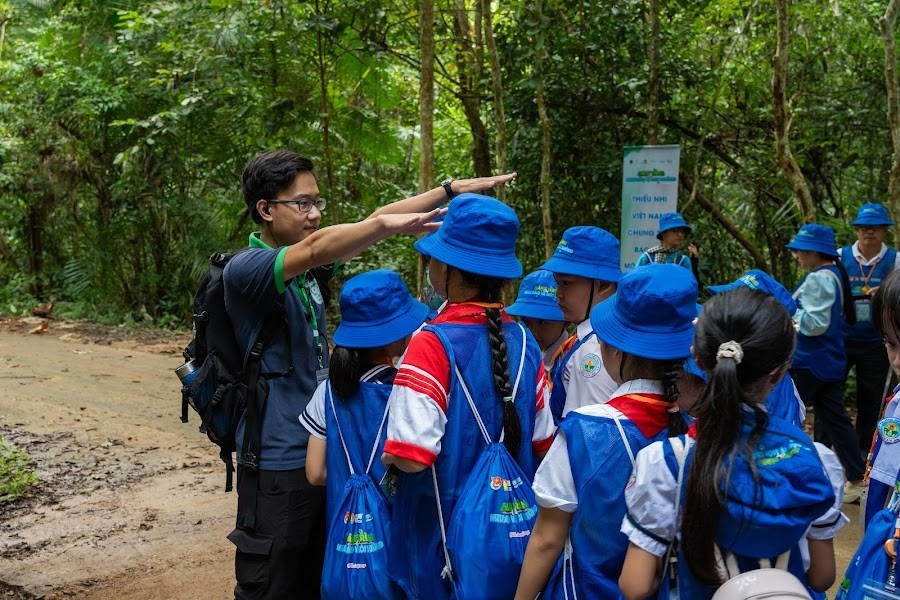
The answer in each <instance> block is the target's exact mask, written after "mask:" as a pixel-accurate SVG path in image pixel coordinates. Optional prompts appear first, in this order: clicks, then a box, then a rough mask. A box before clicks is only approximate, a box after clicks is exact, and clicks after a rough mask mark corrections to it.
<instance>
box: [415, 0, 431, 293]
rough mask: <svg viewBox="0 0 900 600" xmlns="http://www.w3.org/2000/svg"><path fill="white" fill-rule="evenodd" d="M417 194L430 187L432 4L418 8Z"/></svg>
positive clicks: (421, 268)
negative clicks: (419, 65)
mask: <svg viewBox="0 0 900 600" xmlns="http://www.w3.org/2000/svg"><path fill="white" fill-rule="evenodd" d="M419 50H420V52H421V64H422V71H421V73H420V75H419V193H420V194H421V193H423V192H426V191H428V190H430V189H431V188H432V187H433V186H434V0H422V1H421V4H420V5H419ZM418 257H419V260H418V264H417V266H416V296H417V297H421V296H422V288H423V287H424V285H425V257H424V256H422V255H421V254H419V255H418Z"/></svg>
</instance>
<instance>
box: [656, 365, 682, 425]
mask: <svg viewBox="0 0 900 600" xmlns="http://www.w3.org/2000/svg"><path fill="white" fill-rule="evenodd" d="M683 362H684V361H683V360H675V361H671V362H667V363H666V366H665V367H664V369H665V370H664V371H663V378H662V381H663V394H664V396H665V399H666V402H671V403H672V405H673V407H677V406H678V396H679V392H678V380H679V379H681V375H682V373H683V372H684V371H682V366H681V365H682V363H683ZM687 430H688V427H687V423H686V422H685V420H684V417H683V416H682V415H681V411H675V412H670V413H669V437H672V436H676V435H681V434H683V433H687Z"/></svg>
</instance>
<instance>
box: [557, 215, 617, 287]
mask: <svg viewBox="0 0 900 600" xmlns="http://www.w3.org/2000/svg"><path fill="white" fill-rule="evenodd" d="M541 268H542V269H546V270H548V271H552V272H553V273H560V274H562V275H577V276H579V277H587V278H588V279H599V280H600V281H611V282H613V283H615V282H617V281H619V279H620V278H621V277H622V269H620V268H619V240H617V239H616V236H614V235H613V234H611V233H609V232H608V231H606V230H604V229H600V228H599V227H588V226H583V225H581V226H578V227H569V228H568V229H566V231H565V233H563V236H562V240H560V242H559V245H557V246H556V251H555V252H554V253H553V256H551V257H550V260H548V261H547V262H545V263H544V264H543V265H541Z"/></svg>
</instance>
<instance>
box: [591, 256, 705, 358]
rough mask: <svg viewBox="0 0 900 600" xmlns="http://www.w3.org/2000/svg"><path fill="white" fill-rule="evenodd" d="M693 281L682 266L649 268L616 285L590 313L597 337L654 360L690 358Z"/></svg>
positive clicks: (694, 297)
mask: <svg viewBox="0 0 900 600" xmlns="http://www.w3.org/2000/svg"><path fill="white" fill-rule="evenodd" d="M696 317H697V280H696V279H694V275H693V274H692V273H691V272H690V271H689V270H687V269H685V268H684V267H680V266H678V265H664V264H650V265H647V266H645V267H639V268H637V269H632V270H631V271H628V272H627V273H625V275H623V276H622V279H621V280H619V287H618V289H617V290H616V293H615V294H613V295H612V296H610V297H609V298H607V299H606V300H604V301H603V302H601V303H600V304H598V305H597V306H595V307H594V309H593V310H592V311H591V326H592V327H593V328H594V331H595V332H596V333H597V337H598V338H600V340H601V341H602V342H604V343H606V344H609V345H610V346H613V347H615V348H618V349H619V350H622V351H623V352H628V353H629V354H634V355H635V356H641V357H644V358H652V359H658V360H674V359H678V358H686V357H688V356H690V355H691V342H692V341H693V338H694V319H695V318H696Z"/></svg>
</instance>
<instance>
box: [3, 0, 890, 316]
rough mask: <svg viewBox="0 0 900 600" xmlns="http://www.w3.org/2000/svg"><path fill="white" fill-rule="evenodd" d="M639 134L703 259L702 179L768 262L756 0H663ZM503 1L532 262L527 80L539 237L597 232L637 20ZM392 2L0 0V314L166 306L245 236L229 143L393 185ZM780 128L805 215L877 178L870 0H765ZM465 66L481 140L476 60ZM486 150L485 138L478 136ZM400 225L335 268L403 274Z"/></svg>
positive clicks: (401, 73)
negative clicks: (676, 162) (778, 26)
mask: <svg viewBox="0 0 900 600" xmlns="http://www.w3.org/2000/svg"><path fill="white" fill-rule="evenodd" d="M459 5H460V3H459V2H448V1H447V0H439V1H438V2H437V3H436V5H435V15H436V20H437V26H436V32H437V48H436V51H437V73H436V95H435V123H434V132H435V150H436V152H435V155H436V159H435V160H436V164H435V173H436V179H437V180H440V179H442V178H443V177H445V176H448V175H452V176H456V177H462V176H465V175H467V174H470V173H472V171H473V166H472V165H473V158H472V146H473V144H472V136H473V134H472V128H471V126H470V124H471V119H472V118H473V117H472V115H470V114H468V113H467V112H466V111H465V110H464V109H463V104H462V102H461V98H462V96H463V95H464V93H463V87H461V75H462V73H463V69H461V65H462V63H461V61H462V58H463V56H465V53H464V52H463V47H464V44H463V40H462V39H461V35H464V36H465V41H466V43H467V44H473V43H475V42H476V41H477V40H476V38H477V36H478V35H481V28H480V27H476V26H475V24H474V20H475V17H476V14H477V11H476V10H475V8H474V5H475V3H474V2H473V1H472V0H465V2H462V5H464V6H466V7H467V10H466V13H465V15H464V16H465V18H466V19H467V20H468V24H467V26H468V29H467V30H465V31H463V30H461V29H459V28H458V21H457V17H458V15H457V14H456V10H457V7H458V6H459ZM661 5H662V15H661V32H660V72H661V100H660V141H661V143H676V144H680V145H681V148H682V155H681V156H682V158H681V162H682V168H683V170H684V171H685V172H686V173H687V174H689V175H690V176H691V178H692V179H694V180H696V183H697V187H696V189H693V188H692V189H686V188H683V189H682V190H681V192H682V193H681V197H680V200H679V205H680V206H681V207H682V208H683V212H685V216H686V217H687V218H688V220H689V221H691V222H693V223H694V224H695V231H696V232H697V234H696V238H695V241H696V242H697V244H698V246H700V248H701V252H702V253H703V254H702V265H703V270H704V279H705V281H704V283H707V282H715V281H722V280H728V279H732V278H734V277H735V276H736V275H737V274H738V273H739V272H740V271H741V270H742V269H745V268H746V267H749V266H751V263H750V259H749V255H748V253H747V252H746V251H745V249H744V248H743V247H742V246H741V245H739V244H738V243H737V241H736V240H734V239H733V238H732V237H731V236H730V235H728V234H727V233H726V231H725V230H724V229H723V228H722V226H721V225H720V224H719V223H718V222H717V221H716V220H715V219H713V218H712V217H711V216H710V215H709V214H708V213H707V212H706V210H704V209H703V208H702V205H701V203H699V202H697V201H696V199H695V198H694V196H695V195H696V194H698V193H700V194H703V195H704V196H705V197H706V198H709V199H710V200H711V201H712V202H713V203H714V204H715V205H716V206H718V207H719V208H720V209H721V211H722V212H723V214H725V215H726V216H727V217H728V218H729V219H730V220H731V221H733V222H734V223H736V224H737V226H738V227H739V229H740V230H741V232H742V233H743V235H744V236H746V238H747V239H748V240H749V241H750V243H752V244H754V245H755V246H756V247H757V248H759V249H760V251H761V252H762V254H763V256H764V257H765V259H766V261H767V262H768V263H769V264H770V266H771V268H772V270H773V272H774V273H775V274H776V275H777V276H778V277H780V278H782V279H783V280H784V281H785V282H786V283H788V284H789V283H790V281H791V279H792V278H793V277H794V266H793V263H792V261H791V257H790V254H789V253H787V252H786V251H785V250H784V243H785V242H786V241H787V240H788V239H789V238H790V236H791V235H792V234H793V233H794V231H795V230H796V227H797V225H798V224H799V218H798V215H797V214H796V212H795V208H794V204H793V201H792V192H791V190H790V188H789V186H788V185H787V182H786V181H785V179H784V177H783V175H782V173H781V172H780V169H779V167H778V165H777V162H776V160H775V145H774V135H773V131H772V129H773V128H772V123H773V108H772V95H771V89H770V81H771V76H772V69H771V58H772V55H773V53H774V48H775V14H774V8H773V7H772V6H770V5H768V4H765V3H759V2H752V1H751V0H722V1H720V2H707V1H702V2H683V1H679V2H663V3H661ZM535 6H536V5H535V3H534V2H532V1H529V2H524V1H522V0H514V1H512V2H507V3H494V4H493V5H492V11H493V12H492V21H493V25H494V37H495V39H496V44H497V52H498V54H499V59H500V63H501V71H502V76H503V82H504V93H503V101H504V105H505V114H506V119H507V122H506V129H507V136H508V147H507V162H508V164H509V165H510V167H511V168H512V169H514V170H516V171H518V173H519V179H518V180H517V182H516V183H515V184H514V185H513V186H512V187H511V189H510V191H509V193H508V194H507V197H506V198H507V201H508V202H509V203H510V204H511V205H512V206H513V207H514V208H515V209H516V211H517V213H518V214H519V217H520V220H521V221H522V225H523V227H522V230H521V235H520V240H519V255H520V257H521V259H522V261H523V263H524V264H525V267H526V269H533V268H535V267H537V266H538V265H539V264H540V263H541V262H542V261H543V248H544V239H543V237H544V232H543V229H542V215H541V208H540V199H539V190H538V181H539V177H540V170H541V158H542V138H541V135H542V133H541V126H540V122H539V118H538V112H537V105H536V101H535V90H536V89H537V86H538V85H542V86H543V88H544V90H545V95H546V98H547V105H548V112H549V118H550V121H551V126H552V136H551V151H552V166H551V182H552V191H551V195H552V211H551V212H552V218H553V229H554V232H553V234H554V236H556V237H558V236H559V235H560V234H561V233H562V231H563V230H564V229H565V228H567V227H569V226H572V225H577V224H591V225H599V226H601V227H604V228H606V229H608V230H610V231H613V232H618V230H619V218H620V211H621V185H622V184H621V163H622V147H623V146H625V145H638V144H642V143H645V141H646V136H647V113H648V109H649V106H648V101H649V100H648V93H647V91H648V77H649V65H648V62H647V61H648V59H647V41H648V35H649V26H648V23H647V19H646V15H645V11H646V3H645V2H644V1H642V0H615V1H613V0H579V2H576V3H572V2H562V1H560V0H544V1H543V2H542V14H541V15H537V14H536V12H535ZM417 11H418V3H415V2H409V1H404V0H400V1H399V2H395V3H393V4H391V5H390V6H388V5H385V4H384V3H383V2H377V1H375V0H348V1H347V2H342V3H337V2H332V1H331V0H319V1H318V2H314V3H292V2H285V1H284V0H266V1H264V2H234V1H231V0H204V1H198V2H187V1H184V0H155V1H150V2H136V1H134V0H116V1H115V2H110V1H109V0H97V1H95V2H66V1H63V0H55V1H54V0H48V1H42V2H33V1H32V2H24V1H12V2H11V1H2V0H0V22H2V23H4V27H5V29H4V31H5V34H4V35H3V36H0V38H3V42H2V46H0V69H2V70H3V73H4V77H3V79H2V80H0V197H2V198H3V201H2V203H0V290H2V291H0V312H2V313H4V314H27V313H28V311H29V309H30V307H31V306H33V305H34V304H36V303H38V302H45V301H48V300H49V299H51V298H54V297H55V298H56V299H57V300H58V302H57V313H58V314H63V315H69V316H79V317H89V318H95V319H97V318H102V319H104V320H108V321H111V322H123V321H124V322H135V323H153V324H157V325H163V326H167V327H168V326H173V324H174V325H187V324H188V323H189V309H188V306H189V301H190V298H191V295H192V293H193V292H194V290H195V287H196V284H197V281H198V278H199V275H200V274H201V273H202V271H203V269H204V268H205V266H206V257H207V256H208V255H209V254H210V253H211V252H213V251H217V250H228V249H234V248H237V247H239V246H242V245H244V244H245V243H246V236H247V234H248V233H249V232H250V231H251V230H252V223H251V222H250V221H249V220H248V219H247V217H246V214H245V210H244V204H243V200H242V198H241V196H240V189H239V188H240V186H239V182H240V174H241V170H242V168H243V165H244V164H245V163H246V161H247V160H248V159H249V158H250V157H251V156H252V155H253V154H255V153H256V152H259V151H262V150H267V149H272V148H280V147H285V148H291V149H296V150H298V151H300V152H303V153H305V154H307V155H309V156H310V157H311V158H312V159H313V160H314V161H315V163H316V165H317V177H318V182H319V185H320V188H321V189H322V193H323V195H324V196H325V197H327V198H328V199H329V208H328V211H327V213H328V214H327V215H326V216H325V223H324V224H326V225H327V224H330V223H337V222H346V221H352V220H357V219H360V218H363V217H365V216H366V215H368V214H369V213H371V212H372V211H373V210H374V209H375V208H376V207H377V206H379V205H381V204H383V203H385V202H387V201H390V200H395V199H399V198H402V197H404V196H408V195H411V194H412V193H414V191H415V187H416V185H417V169H418V160H419V156H418V142H419V139H418V136H419V124H418V119H419V117H418V99H417V95H418V77H419V72H418V68H419V67H418V61H419V48H418V39H417V36H418V30H417V18H418V12H417ZM790 11H791V30H792V38H791V54H790V58H791V75H790V80H789V95H790V109H791V112H792V116H793V121H792V127H791V144H792V150H793V153H794V155H795V156H796V158H797V160H798V162H799V164H800V167H801V169H802V170H803V172H804V175H805V176H806V178H807V180H808V182H809V185H810V188H811V191H812V194H813V198H814V201H815V204H816V208H817V211H818V212H819V214H820V215H821V220H822V221H823V222H825V223H828V224H830V225H832V226H835V227H836V228H837V229H838V234H839V239H840V240H842V241H843V242H849V241H851V240H852V231H851V230H850V229H849V227H848V226H847V225H846V222H847V217H848V215H851V214H852V213H853V211H854V210H855V208H856V206H858V204H860V203H861V202H863V201H871V200H876V201H877V200H879V199H881V198H884V197H885V195H886V190H887V176H886V173H887V170H888V168H889V165H890V162H891V160H892V151H891V145H890V136H889V134H888V130H887V121H886V117H885V101H886V98H885V91H884V82H883V75H882V60H883V57H882V51H881V46H880V41H879V39H878V37H877V36H876V34H875V33H874V32H873V29H872V26H871V23H872V22H873V21H874V20H876V19H877V18H878V17H879V16H880V13H881V11H883V6H882V5H881V4H877V3H871V2H864V3H849V4H848V3H840V4H839V3H832V4H828V5H827V6H824V5H823V4H822V3H821V2H814V1H812V0H799V1H797V2H792V3H791V7H790ZM485 55H486V50H485V48H483V47H478V48H476V50H475V52H474V56H475V57H476V58H475V59H474V60H475V64H474V65H472V64H470V65H469V66H470V67H472V68H470V70H469V76H470V77H471V79H472V81H471V83H472V86H471V90H472V91H467V92H465V93H466V94H474V95H475V96H476V97H477V101H478V106H479V109H480V116H479V118H480V120H481V121H482V122H483V124H484V126H485V127H486V130H487V135H488V136H489V137H491V140H492V141H491V143H492V144H493V143H494V140H495V138H496V115H495V114H494V106H493V104H492V100H493V98H492V92H491V71H490V68H489V66H488V64H487V59H486V58H485ZM492 152H494V153H496V149H494V148H492ZM414 265H415V255H414V252H413V251H412V249H411V244H409V240H407V239H398V240H391V241H388V242H384V243H383V244H382V245H381V246H379V248H378V249H376V250H373V251H370V252H368V253H365V254H364V255H363V256H362V257H360V258H359V259H357V260H356V261H354V263H352V264H351V265H349V266H348V269H347V273H346V275H347V276H349V275H352V274H353V273H355V272H358V271H360V270H363V269H367V268H373V267H377V266H392V267H395V268H397V269H399V270H400V271H401V272H402V273H403V274H404V276H405V277H406V279H407V281H408V282H409V283H410V285H412V284H413V282H414Z"/></svg>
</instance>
